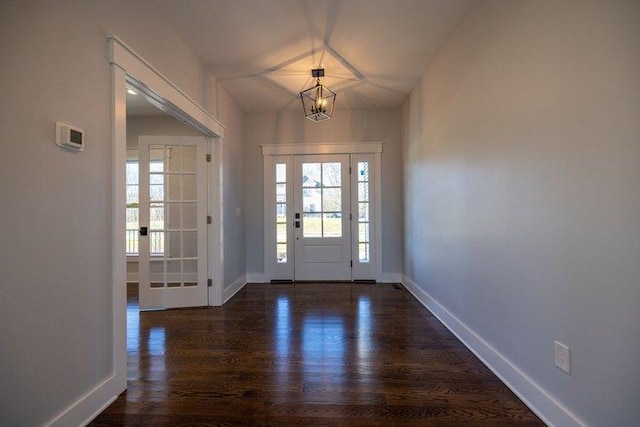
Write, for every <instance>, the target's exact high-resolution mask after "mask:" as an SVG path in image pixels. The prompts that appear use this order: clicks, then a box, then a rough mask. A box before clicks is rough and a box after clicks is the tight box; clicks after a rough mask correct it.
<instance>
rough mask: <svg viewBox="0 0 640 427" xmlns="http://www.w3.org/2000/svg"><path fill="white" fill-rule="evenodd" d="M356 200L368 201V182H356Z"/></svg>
mask: <svg viewBox="0 0 640 427" xmlns="http://www.w3.org/2000/svg"><path fill="white" fill-rule="evenodd" d="M358 201H359V202H368V201H369V183H367V182H359V183H358Z"/></svg>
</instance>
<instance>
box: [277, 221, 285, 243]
mask: <svg viewBox="0 0 640 427" xmlns="http://www.w3.org/2000/svg"><path fill="white" fill-rule="evenodd" d="M276 242H278V243H287V224H286V223H282V224H276Z"/></svg>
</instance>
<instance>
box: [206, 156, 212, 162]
mask: <svg viewBox="0 0 640 427" xmlns="http://www.w3.org/2000/svg"><path fill="white" fill-rule="evenodd" d="M207 162H211V154H207Z"/></svg>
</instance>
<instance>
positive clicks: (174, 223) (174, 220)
mask: <svg viewBox="0 0 640 427" xmlns="http://www.w3.org/2000/svg"><path fill="white" fill-rule="evenodd" d="M180 211H181V209H180V203H167V211H166V217H165V219H166V223H167V228H170V229H174V230H177V229H179V228H180V216H181V215H180V213H181V212H180Z"/></svg>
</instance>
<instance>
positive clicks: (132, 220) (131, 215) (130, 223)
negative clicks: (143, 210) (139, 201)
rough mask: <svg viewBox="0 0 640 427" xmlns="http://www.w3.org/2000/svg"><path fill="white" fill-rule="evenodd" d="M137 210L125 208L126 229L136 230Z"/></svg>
mask: <svg viewBox="0 0 640 427" xmlns="http://www.w3.org/2000/svg"><path fill="white" fill-rule="evenodd" d="M138 213H139V210H138V208H127V229H131V228H138V221H139V220H138Z"/></svg>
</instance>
